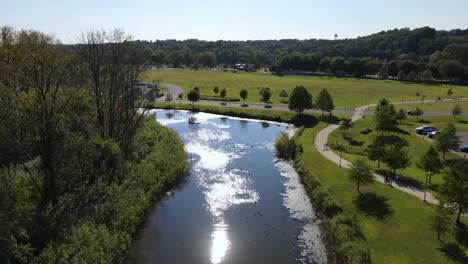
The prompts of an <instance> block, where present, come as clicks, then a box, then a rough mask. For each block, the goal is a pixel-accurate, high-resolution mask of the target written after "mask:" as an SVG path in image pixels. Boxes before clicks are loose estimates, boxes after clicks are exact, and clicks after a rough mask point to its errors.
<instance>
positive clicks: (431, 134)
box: [427, 130, 439, 138]
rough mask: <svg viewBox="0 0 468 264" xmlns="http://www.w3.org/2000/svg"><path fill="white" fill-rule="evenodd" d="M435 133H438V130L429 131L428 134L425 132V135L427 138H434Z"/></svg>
mask: <svg viewBox="0 0 468 264" xmlns="http://www.w3.org/2000/svg"><path fill="white" fill-rule="evenodd" d="M437 134H439V130H436V131H432V132H430V133H429V134H427V136H428V137H429V138H435V136H437Z"/></svg>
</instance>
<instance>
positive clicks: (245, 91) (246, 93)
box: [239, 89, 249, 104]
mask: <svg viewBox="0 0 468 264" xmlns="http://www.w3.org/2000/svg"><path fill="white" fill-rule="evenodd" d="M248 94H249V93H248V92H247V90H246V89H242V90H241V91H240V92H239V95H240V97H241V98H242V100H244V104H245V99H247V96H248Z"/></svg>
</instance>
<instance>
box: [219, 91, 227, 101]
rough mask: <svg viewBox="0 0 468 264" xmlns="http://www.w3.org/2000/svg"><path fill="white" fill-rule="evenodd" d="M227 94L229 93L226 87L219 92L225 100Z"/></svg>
mask: <svg viewBox="0 0 468 264" xmlns="http://www.w3.org/2000/svg"><path fill="white" fill-rule="evenodd" d="M226 95H227V92H226V89H224V88H223V89H222V90H221V92H220V93H219V96H221V98H223V100H224V98H226Z"/></svg>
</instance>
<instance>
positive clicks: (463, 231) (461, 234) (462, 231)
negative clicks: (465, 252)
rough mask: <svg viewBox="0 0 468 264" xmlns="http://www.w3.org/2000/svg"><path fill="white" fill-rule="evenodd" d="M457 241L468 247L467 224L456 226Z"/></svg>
mask: <svg viewBox="0 0 468 264" xmlns="http://www.w3.org/2000/svg"><path fill="white" fill-rule="evenodd" d="M455 239H456V240H457V242H458V243H459V244H460V245H462V246H464V247H468V227H467V226H466V225H465V224H463V223H458V224H456V225H455Z"/></svg>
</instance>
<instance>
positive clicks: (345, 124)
mask: <svg viewBox="0 0 468 264" xmlns="http://www.w3.org/2000/svg"><path fill="white" fill-rule="evenodd" d="M352 127H353V121H352V120H351V118H342V119H341V125H340V129H341V130H342V131H343V137H345V136H346V130H348V129H350V128H352Z"/></svg>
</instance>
